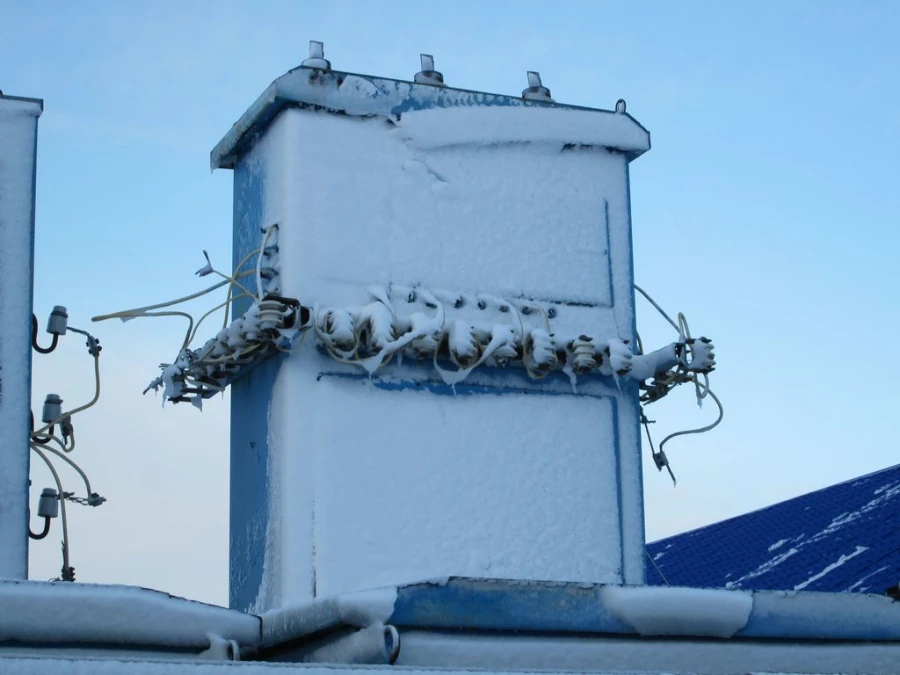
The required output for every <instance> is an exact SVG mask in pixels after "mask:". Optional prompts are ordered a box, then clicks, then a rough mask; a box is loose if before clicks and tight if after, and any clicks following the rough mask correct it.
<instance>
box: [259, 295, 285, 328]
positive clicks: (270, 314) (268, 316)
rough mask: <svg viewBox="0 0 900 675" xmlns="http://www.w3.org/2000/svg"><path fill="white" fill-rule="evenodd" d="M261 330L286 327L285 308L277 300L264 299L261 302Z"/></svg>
mask: <svg viewBox="0 0 900 675" xmlns="http://www.w3.org/2000/svg"><path fill="white" fill-rule="evenodd" d="M258 311H259V328H260V330H277V329H279V328H283V327H284V310H283V308H282V305H281V303H280V302H278V301H277V300H263V301H262V302H260V303H259V310H258Z"/></svg>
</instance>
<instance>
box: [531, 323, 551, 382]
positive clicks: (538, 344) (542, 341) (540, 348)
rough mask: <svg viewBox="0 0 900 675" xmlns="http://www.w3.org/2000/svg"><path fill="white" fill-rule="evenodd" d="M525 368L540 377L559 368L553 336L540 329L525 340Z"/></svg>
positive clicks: (532, 332)
mask: <svg viewBox="0 0 900 675" xmlns="http://www.w3.org/2000/svg"><path fill="white" fill-rule="evenodd" d="M524 359H525V367H526V368H528V370H529V371H533V372H534V373H536V374H537V375H539V376H544V375H547V374H548V373H549V372H550V371H551V370H554V369H556V368H557V367H558V366H559V359H558V358H557V356H556V344H555V343H554V340H553V335H552V334H550V333H548V332H547V331H545V330H542V329H540V328H538V329H535V330H533V331H531V333H529V334H528V336H527V337H526V338H525V351H524Z"/></svg>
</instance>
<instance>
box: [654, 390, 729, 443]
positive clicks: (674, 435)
mask: <svg viewBox="0 0 900 675" xmlns="http://www.w3.org/2000/svg"><path fill="white" fill-rule="evenodd" d="M706 395H708V396H709V397H710V398H711V399H712V400H713V401H715V403H716V405H717V406H718V408H719V415H718V417H716V420H715V422H713V423H712V424H707V425H706V426H705V427H699V428H698V429H688V430H686V431H676V432H675V433H672V434H669V435H668V436H666V437H665V438H664V439H663V440H662V442H661V443H660V444H659V451H660V452H662V451H663V446H665V444H666V443H668V442H669V441H670V440H672V439H673V438H677V437H678V436H687V435H688V434H702V433H705V432H707V431H711V430H713V429H715V428H716V427H717V426H719V424H720V423H721V421H722V418H723V417H724V416H725V409H724V408H723V407H722V402H721V401H720V400H719V397H718V396H716V395H715V394H714V393H713V392H712V390H711V389H710V388H709V387H707V388H706V393H705V394H704V396H706Z"/></svg>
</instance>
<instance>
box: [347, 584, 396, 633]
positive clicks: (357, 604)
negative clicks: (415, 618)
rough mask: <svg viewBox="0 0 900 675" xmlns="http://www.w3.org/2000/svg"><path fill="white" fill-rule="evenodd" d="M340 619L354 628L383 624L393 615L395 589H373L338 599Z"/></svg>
mask: <svg viewBox="0 0 900 675" xmlns="http://www.w3.org/2000/svg"><path fill="white" fill-rule="evenodd" d="M337 600H338V607H339V608H340V612H341V618H342V619H343V620H344V621H345V622H346V623H349V624H351V625H354V626H360V627H362V626H370V625H373V624H378V623H385V622H386V621H387V620H388V619H390V618H391V615H392V614H393V613H394V603H395V602H397V589H396V588H374V589H370V590H365V591H358V592H356V593H350V594H347V595H342V596H339V597H338V599H337Z"/></svg>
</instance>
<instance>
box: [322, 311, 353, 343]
mask: <svg viewBox="0 0 900 675" xmlns="http://www.w3.org/2000/svg"><path fill="white" fill-rule="evenodd" d="M320 334H321V335H322V336H323V340H325V341H326V342H327V343H328V344H329V345H330V346H332V347H333V348H335V349H337V350H339V351H342V352H348V353H349V352H352V351H353V350H354V349H356V327H355V326H354V322H353V315H352V314H351V313H350V312H349V311H347V310H346V309H330V310H328V311H327V312H325V315H324V317H323V319H322V324H321V331H320Z"/></svg>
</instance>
